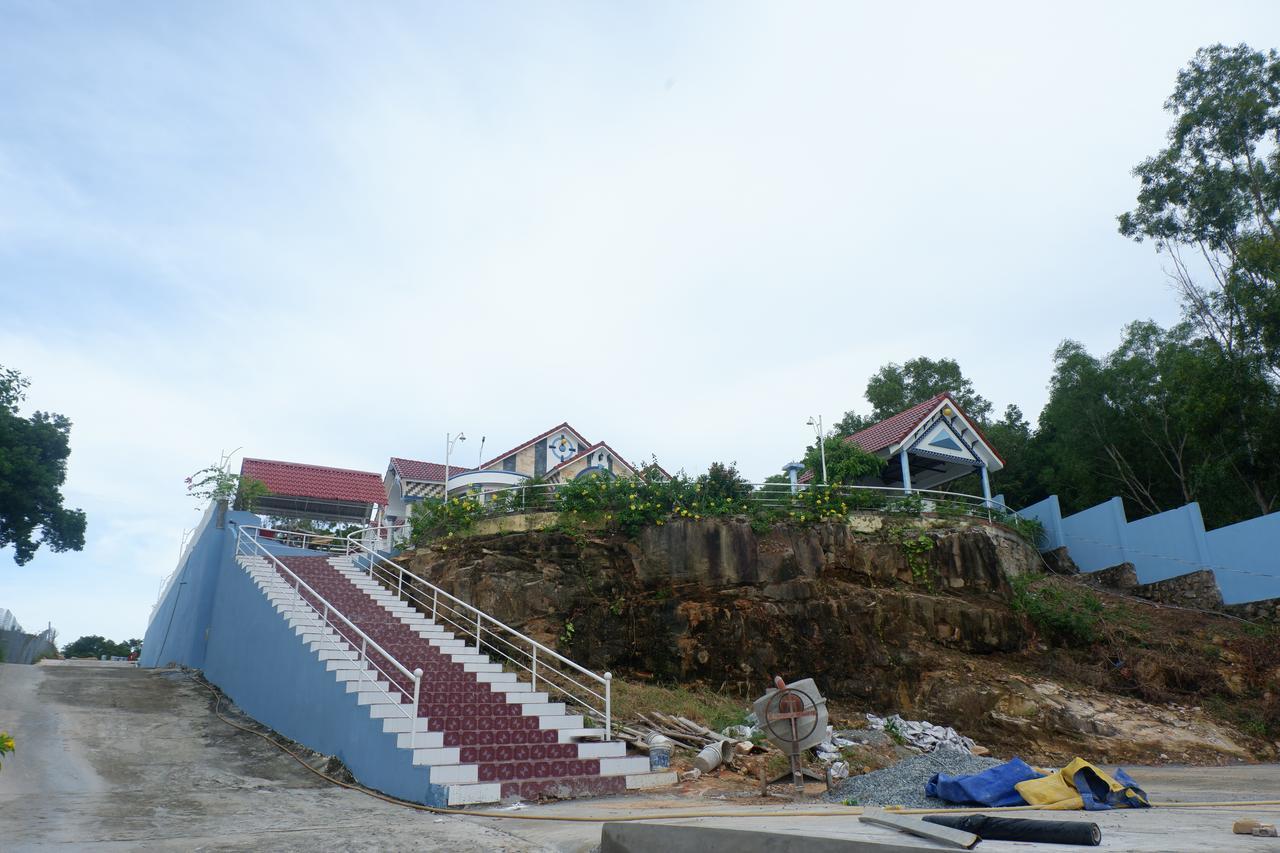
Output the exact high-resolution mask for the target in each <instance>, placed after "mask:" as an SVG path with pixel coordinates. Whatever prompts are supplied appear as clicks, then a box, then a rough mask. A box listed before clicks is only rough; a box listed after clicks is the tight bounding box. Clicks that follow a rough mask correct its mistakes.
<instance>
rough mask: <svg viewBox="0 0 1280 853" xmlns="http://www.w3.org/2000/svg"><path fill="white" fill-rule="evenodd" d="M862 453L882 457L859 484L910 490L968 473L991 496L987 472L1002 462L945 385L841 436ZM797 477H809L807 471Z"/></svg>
mask: <svg viewBox="0 0 1280 853" xmlns="http://www.w3.org/2000/svg"><path fill="white" fill-rule="evenodd" d="M844 440H845V441H848V442H852V443H853V444H856V445H858V447H860V448H862V449H863V450H865V451H866V452H867V453H870V454H873V455H875V456H879V457H880V458H881V459H883V460H885V466H884V468H883V469H882V470H881V471H880V473H879V474H878V475H874V476H872V477H868V478H865V479H864V480H860V481H859V482H858V483H857V484H856V485H860V486H889V487H893V486H897V487H899V488H901V489H902V491H903V492H904V493H906V494H910V493H911V492H912V491H913V490H917V491H918V490H940V489H941V488H942V487H943V486H945V485H946V484H947V483H950V482H952V481H953V480H957V479H959V478H961V477H964V476H966V475H969V474H977V475H978V476H979V478H980V479H981V481H982V497H983V498H984V499H985V500H986V501H988V502H990V500H991V479H990V474H992V473H994V472H996V471H1000V470H1001V469H1003V468H1004V460H1003V459H1002V458H1001V457H1000V454H999V453H997V452H996V450H995V448H994V447H992V446H991V445H990V444H989V443H988V442H987V439H986V437H985V436H984V435H983V434H982V430H981V429H980V428H979V427H978V425H977V423H976V422H975V421H973V420H972V419H970V418H969V416H968V415H966V414H965V413H964V410H963V409H961V408H960V404H959V403H957V402H956V400H955V398H954V397H953V396H951V394H950V392H946V391H944V392H943V393H941V394H938V395H936V396H934V397H932V398H930V399H928V400H925V401H924V402H923V403H917V404H916V405H914V406H912V407H911V408H909V409H906V410H904V411H901V412H899V413H898V414H896V415H893V416H891V417H888V418H885V419H884V420H882V421H880V422H879V423H875V424H872V425H871V426H869V427H867V428H866V429H862V430H859V431H858V432H855V433H854V434H853V435H850V436H846V437H845V439H844ZM799 479H800V482H811V481H812V480H813V472H812V471H807V472H805V474H804V476H802V477H800V478H799Z"/></svg>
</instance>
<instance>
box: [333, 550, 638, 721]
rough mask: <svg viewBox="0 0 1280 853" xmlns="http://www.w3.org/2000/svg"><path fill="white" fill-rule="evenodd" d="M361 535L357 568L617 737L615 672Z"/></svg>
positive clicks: (354, 553) (356, 552) (354, 556)
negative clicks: (531, 633) (565, 650)
mask: <svg viewBox="0 0 1280 853" xmlns="http://www.w3.org/2000/svg"><path fill="white" fill-rule="evenodd" d="M361 532H362V531H357V532H356V533H353V534H351V535H350V536H348V537H347V542H348V543H349V554H350V555H351V557H352V560H353V561H354V562H355V563H356V565H357V566H359V567H360V568H361V569H362V570H364V571H367V572H368V573H369V575H370V576H371V577H372V578H374V579H375V580H377V581H378V582H380V583H381V584H382V585H383V586H384V587H386V588H387V589H388V590H393V591H394V592H395V593H396V595H398V596H399V597H400V598H401V599H403V600H405V601H407V602H409V603H410V604H412V605H413V606H414V607H415V608H416V609H417V610H418V611H419V612H421V613H422V614H424V615H427V616H429V617H430V618H431V619H432V620H433V621H435V622H437V623H440V624H442V625H447V626H449V627H450V628H452V629H453V630H454V631H455V633H456V634H458V635H461V636H463V637H471V638H474V640H475V643H476V651H477V652H478V653H482V654H488V655H489V657H490V658H491V659H493V660H495V661H497V662H499V663H501V664H503V665H506V666H510V667H512V668H513V669H515V670H516V671H517V672H523V673H525V674H527V676H528V677H529V680H530V683H531V685H532V690H533V691H535V692H536V691H538V690H539V689H540V688H539V685H541V689H542V690H544V691H546V690H551V691H554V692H555V693H556V694H558V695H559V696H560V697H563V698H564V699H566V700H569V701H570V702H572V703H573V704H574V705H576V706H581V707H582V708H583V710H584V711H585V712H586V713H585V714H584V716H586V717H590V718H592V719H594V720H597V721H599V722H600V723H601V724H602V725H603V726H604V728H603V729H602V730H601V739H602V740H609V739H610V738H612V737H613V723H612V713H613V693H612V679H613V675H612V673H608V672H606V673H604V674H603V675H599V674H597V673H595V672H592V671H591V670H589V669H587V668H586V667H583V666H581V665H579V664H577V663H575V662H574V661H572V660H570V659H569V658H567V657H565V656H564V655H562V654H560V653H559V652H557V651H555V650H554V649H550V648H548V647H547V646H544V645H543V644H542V643H539V642H538V641H537V640H535V639H533V638H532V637H528V636H526V635H524V634H522V633H520V632H519V631H517V630H516V629H515V628H512V627H511V626H510V625H507V624H505V623H503V622H500V621H498V620H497V619H494V618H493V617H492V616H490V615H489V614H487V613H485V612H484V611H482V610H480V609H479V608H477V607H474V606H472V605H470V604H468V603H467V602H465V601H463V600H462V599H460V598H458V597H457V596H455V595H451V594H450V593H448V592H445V591H444V590H443V589H441V588H440V587H438V586H436V585H435V584H433V583H431V582H430V581H428V580H426V579H425V578H422V577H420V576H419V575H417V574H414V573H413V572H411V571H409V570H408V569H406V568H404V567H403V566H401V565H399V564H397V563H394V562H392V561H391V560H388V559H387V558H386V557H384V556H382V555H381V554H379V553H378V552H377V551H374V550H372V549H370V548H368V547H366V546H365V544H364V543H363V541H362V540H361V537H360V533H361Z"/></svg>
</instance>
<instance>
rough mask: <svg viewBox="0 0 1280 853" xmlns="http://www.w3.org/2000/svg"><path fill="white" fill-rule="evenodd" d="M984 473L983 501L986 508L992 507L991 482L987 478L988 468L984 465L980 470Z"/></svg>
mask: <svg viewBox="0 0 1280 853" xmlns="http://www.w3.org/2000/svg"><path fill="white" fill-rule="evenodd" d="M979 470H980V471H981V472H982V499H983V502H984V503H985V504H986V506H988V507H989V506H991V480H990V479H989V478H988V477H987V466H986V465H983V466H982V467H981V468H980V469H979Z"/></svg>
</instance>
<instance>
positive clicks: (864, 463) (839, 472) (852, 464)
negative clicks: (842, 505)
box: [804, 435, 884, 486]
mask: <svg viewBox="0 0 1280 853" xmlns="http://www.w3.org/2000/svg"><path fill="white" fill-rule="evenodd" d="M823 444H824V446H825V448H826V454H827V483H828V484H829V485H832V486H837V485H843V486H848V485H852V484H854V483H856V482H857V481H858V480H860V479H862V478H863V477H867V476H870V475H872V474H879V473H880V469H881V468H883V467H884V460H882V459H880V458H879V457H878V456H873V455H872V454H870V453H867V452H866V451H865V450H863V449H862V448H861V447H859V446H858V445H856V444H854V443H853V442H852V441H845V440H844V438H841V437H840V436H837V435H829V436H827V437H826V438H825V439H824V440H823ZM804 464H805V467H806V468H807V469H808V470H810V471H812V472H813V480H812V482H814V483H821V482H822V457H821V454H820V453H819V451H818V445H817V444H816V443H815V444H813V445H812V446H810V447H809V448H808V449H807V450H806V451H805V454H804Z"/></svg>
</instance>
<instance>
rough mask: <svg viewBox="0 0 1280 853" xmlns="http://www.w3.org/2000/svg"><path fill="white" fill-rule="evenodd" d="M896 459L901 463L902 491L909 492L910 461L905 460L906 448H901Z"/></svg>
mask: <svg viewBox="0 0 1280 853" xmlns="http://www.w3.org/2000/svg"><path fill="white" fill-rule="evenodd" d="M898 460H899V461H900V462H901V464H902V491H903V492H905V493H907V494H908V495H909V494H911V463H910V462H908V461H907V449H906V448H905V447H904V448H902V452H901V453H899V454H898Z"/></svg>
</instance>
